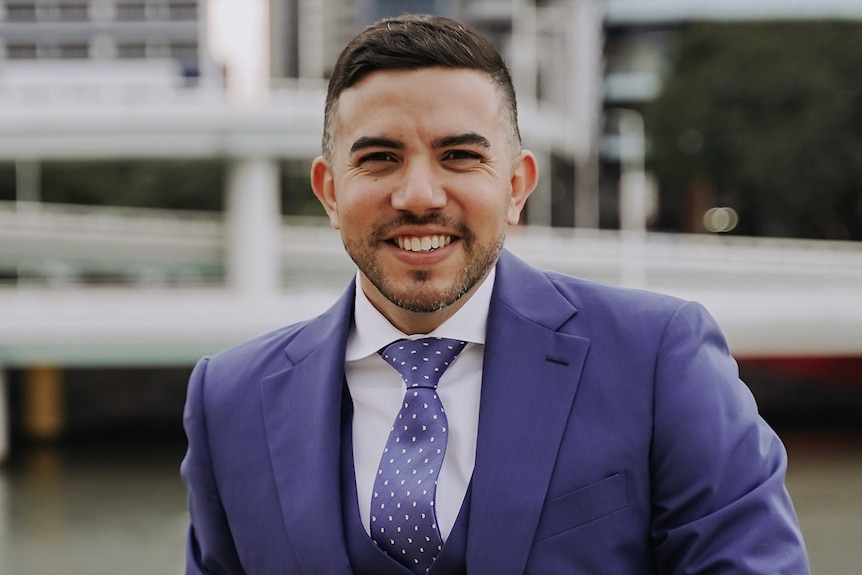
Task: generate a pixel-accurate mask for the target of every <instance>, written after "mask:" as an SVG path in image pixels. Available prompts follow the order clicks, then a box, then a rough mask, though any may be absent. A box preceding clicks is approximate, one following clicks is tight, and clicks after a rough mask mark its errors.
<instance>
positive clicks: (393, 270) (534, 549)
mask: <svg viewBox="0 0 862 575" xmlns="http://www.w3.org/2000/svg"><path fill="white" fill-rule="evenodd" d="M536 179H537V170H536V161H535V159H534V157H533V155H532V154H530V152H528V151H526V150H523V149H522V148H521V143H520V136H519V132H518V126H517V114H516V108H515V96H514V92H513V89H512V85H511V80H510V77H509V74H508V71H507V70H506V66H505V64H504V63H503V61H502V59H501V58H500V56H499V54H498V53H497V52H496V51H495V50H494V48H493V47H492V46H491V45H490V44H489V43H488V42H487V41H486V40H485V39H483V38H482V37H481V36H479V35H478V34H476V33H475V32H474V31H472V30H470V29H468V28H466V27H465V26H463V25H461V24H459V23H457V22H454V21H451V20H448V19H444V18H439V17H428V16H405V17H401V18H396V19H393V20H389V21H384V22H380V23H378V24H375V25H372V26H370V27H369V28H368V29H366V30H365V31H363V32H362V33H361V34H360V35H359V36H358V37H357V38H355V39H354V40H353V41H352V42H351V43H350V44H349V45H348V46H347V47H346V48H345V50H344V52H343V53H342V55H341V56H340V58H339V60H338V62H337V63H336V66H335V68H334V70H333V73H332V77H331V80H330V84H329V92H328V96H327V103H326V119H325V128H324V139H323V156H322V157H320V158H317V159H316V160H315V161H314V163H313V166H312V171H311V181H312V187H313V189H314V192H315V194H316V195H317V197H318V198H319V199H320V201H321V203H322V204H323V206H324V208H325V209H326V212H327V213H328V215H329V218H330V221H331V224H332V226H333V227H335V228H336V229H338V230H340V232H341V236H342V239H343V243H344V246H345V249H346V250H347V252H348V253H349V254H350V256H351V257H352V259H353V260H354V261H355V262H356V265H357V268H358V273H357V275H356V279H355V281H354V282H353V283H352V284H351V285H350V287H349V288H348V289H347V291H346V293H345V294H344V296H343V297H342V298H341V299H340V300H339V301H338V302H337V303H336V304H335V305H334V306H333V307H332V308H331V309H330V310H329V311H327V312H326V313H324V314H323V315H321V316H320V317H317V318H315V319H312V320H310V321H308V322H305V323H301V324H299V325H293V326H289V327H286V328H284V329H281V330H278V331H276V332H274V333H270V334H267V335H264V336H262V337H260V338H257V339H255V340H253V341H250V342H248V343H245V344H243V345H240V346H238V347H236V348H234V349H230V350H227V351H225V352H222V353H219V354H217V355H215V356H213V357H212V358H205V359H204V360H202V361H201V362H199V364H198V365H197V366H196V368H195V370H194V372H193V374H192V377H191V381H190V385H189V393H188V400H187V405H186V412H185V426H186V431H187V435H188V440H189V448H188V452H187V455H186V458H185V460H184V462H183V465H182V474H183V477H184V480H185V481H186V483H187V485H188V488H189V504H190V510H191V528H190V531H189V541H188V567H187V572H188V573H213V574H215V573H230V574H239V573H246V574H267V575H269V574H275V573H283V574H292V573H305V574H321V575H322V574H345V575H347V574H351V573H356V574H360V573H362V574H364V573H368V574H372V573H373V574H377V575H380V574H387V573H391V574H393V575H394V574H409V573H426V572H427V573H431V574H442V575H448V574H452V573H470V575H477V574H482V573H487V574H490V575H502V574H508V573H512V574H516V573H533V574H541V575H546V574H551V573H566V574H576V573H583V574H597V573H609V574H648V573H661V574H671V573H679V574H682V573H728V574H730V573H733V574H736V575H739V574H770V575H776V574H791V573H792V574H801V573H807V572H808V565H807V559H806V554H805V550H804V547H803V543H802V538H801V535H800V532H799V528H798V525H797V521H796V517H795V514H794V511H793V508H792V505H791V503H790V500H789V498H788V495H787V492H786V490H785V488H784V473H785V467H786V458H785V453H784V449H783V447H782V445H781V443H780V442H779V440H778V438H777V437H776V436H775V434H774V433H773V432H772V430H770V429H769V428H768V427H767V425H766V424H765V423H764V422H763V421H762V420H761V419H760V418H759V417H758V415H757V411H756V406H755V403H754V400H753V399H752V397H751V395H750V394H749V392H748V391H747V389H746V387H745V386H744V384H742V382H740V381H739V379H738V376H737V370H736V365H735V363H734V361H733V360H732V358H731V357H730V356H729V354H728V351H727V347H726V344H725V341H724V339H723V337H722V335H721V334H720V332H719V329H718V327H717V326H716V325H715V322H714V321H713V320H712V319H711V318H710V317H709V315H708V314H707V313H706V312H705V311H704V310H703V309H702V308H701V307H700V306H699V305H697V304H694V303H688V302H684V301H680V300H677V299H673V298H670V297H666V296H660V295H656V294H649V293H645V292H637V291H632V290H624V289H619V288H613V287H608V286H602V285H597V284H595V283H592V282H588V281H584V280H580V279H576V278H572V277H567V276H563V275H560V274H556V273H550V272H544V271H539V270H536V269H534V268H531V267H529V266H528V265H526V264H525V263H523V262H521V261H520V260H518V259H517V258H515V257H514V256H513V255H511V254H510V253H508V252H506V251H505V250H503V248H502V246H503V240H504V236H505V229H506V226H507V225H513V224H516V223H517V222H518V220H519V217H520V213H521V210H522V208H523V206H524V203H525V201H526V199H527V197H528V196H529V194H530V192H531V191H532V190H533V188H534V186H535V185H536ZM426 336H432V337H430V338H429V337H426ZM437 338H446V339H437ZM393 342H395V343H394V344H393ZM391 344H392V345H391ZM420 346H426V347H425V348H422V347H420ZM427 346H439V347H433V349H436V350H437V351H435V352H434V353H430V352H429V353H427V354H426V353H425V352H424V351H420V354H419V355H418V356H411V355H399V354H402V353H403V354H407V353H408V352H410V351H412V352H414V353H415V352H416V350H417V349H420V350H422V349H432V348H429V347H427ZM462 349H463V351H460V354H458V355H449V356H447V359H446V361H445V362H444V363H445V365H444V363H438V364H437V365H439V366H440V367H439V368H437V367H435V368H434V369H433V370H432V369H428V370H427V371H420V372H419V373H427V374H432V372H438V373H435V374H433V379H434V380H435V381H437V380H438V377H439V383H433V384H425V385H423V384H422V383H420V382H413V383H411V382H412V381H413V380H412V379H411V378H412V375H411V372H410V371H409V369H407V368H410V369H412V370H414V371H415V370H417V369H425V367H426V366H427V365H430V363H428V361H427V360H429V359H430V360H436V357H433V356H435V355H439V354H440V353H443V352H444V351H445V353H447V354H448V353H450V352H451V354H455V353H457V352H458V351H459V350H462ZM446 350H449V351H446ZM420 356H422V357H421V359H411V358H419V357H420ZM400 364H406V368H405V369H404V374H402V373H400V372H399V371H396V369H398V370H401V368H400V367H399V366H400ZM411 365H412V368H411V367H410V366H411ZM393 367H395V368H396V369H393ZM439 372H442V376H440V375H439ZM424 377H425V379H428V378H429V375H426V376H424ZM402 380H403V383H402ZM405 384H406V385H407V386H409V387H408V389H407V390H406V394H405ZM435 385H436V386H437V387H436V389H435ZM420 393H421V395H420ZM416 398H419V399H418V400H416ZM414 400H415V401H414ZM440 401H442V406H444V407H441V406H440V404H439V402H440ZM420 404H421V405H420ZM411 410H412V412H411ZM411 413H412V415H411ZM396 414H398V415H397V417H398V418H399V419H398V420H397V421H398V423H397V424H395V425H393V421H395V420H396ZM417 416H418V418H419V419H418V420H417V419H416V418H417ZM444 418H445V419H444ZM441 420H442V423H441ZM405 421H407V422H408V423H406V424H405V423H404V422H405ZM417 421H419V422H421V425H420V423H416V422H417ZM402 424H403V425H402ZM411 426H412V427H411ZM408 428H410V429H411V431H410V432H409V433H408V435H407V436H404V435H401V434H402V430H406V429H408ZM432 428H433V432H432V431H430V429H432ZM420 429H421V431H420ZM435 440H436V444H435V443H434V442H435ZM435 445H436V447H434V446H435ZM426 449H427V451H426ZM384 451H385V452H386V455H385V456H381V455H382V454H383V453H384ZM396 452H397V453H400V454H403V455H395V454H396ZM432 452H433V453H436V454H437V455H435V456H433V457H442V458H443V459H442V463H438V462H437V461H438V460H435V459H433V457H432V456H430V455H429V454H431V453H432ZM399 457H402V459H398V458H399ZM396 460H397V461H396ZM420 460H421V461H420ZM417 470H418V475H417ZM399 478H400V479H399ZM405 481H406V482H407V483H406V484H405ZM422 481H425V483H424V484H422ZM420 484H421V485H420ZM420 492H421V495H420ZM417 509H419V510H421V512H420V511H414V510H417ZM381 510H382V511H381ZM402 518H403V519H404V520H405V521H407V520H409V521H408V522H407V523H403V522H402Z"/></svg>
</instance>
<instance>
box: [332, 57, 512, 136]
mask: <svg viewBox="0 0 862 575" xmlns="http://www.w3.org/2000/svg"><path fill="white" fill-rule="evenodd" d="M334 128H335V129H334V137H335V140H336V146H343V145H348V146H349V145H350V144H351V142H352V141H353V140H354V138H356V137H364V136H368V135H372V134H373V135H387V136H391V137H402V138H408V137H411V136H417V137H425V136H428V137H439V136H441V135H451V134H456V133H467V132H475V133H479V134H482V135H484V136H485V137H486V138H488V139H489V140H491V142H492V145H498V144H495V139H497V138H505V134H506V133H507V130H508V127H507V120H506V115H505V114H503V113H502V95H501V92H500V90H499V88H498V87H497V86H496V84H495V83H494V82H493V80H492V79H491V78H490V77H489V76H488V75H487V74H485V73H483V72H480V71H477V70H468V69H461V68H456V69H453V68H441V67H432V68H421V69H418V70H382V71H377V72H372V73H370V74H368V75H367V76H365V77H364V78H362V79H361V80H360V81H359V82H357V83H356V84H354V85H353V86H351V87H350V88H348V89H347V90H345V91H344V92H342V94H341V96H340V97H339V100H338V105H337V107H336V116H335V124H334Z"/></svg>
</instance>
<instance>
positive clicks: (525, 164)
mask: <svg viewBox="0 0 862 575" xmlns="http://www.w3.org/2000/svg"><path fill="white" fill-rule="evenodd" d="M538 181H539V167H538V164H537V162H536V157H535V156H534V155H533V153H532V152H530V151H529V150H521V152H520V153H519V154H518V157H517V158H516V159H515V165H514V167H513V169H512V182H511V184H512V191H511V194H510V197H509V206H508V208H507V212H506V222H507V223H508V224H509V225H512V226H514V225H517V224H518V222H520V221H521V211H523V209H524V204H526V203H527V198H529V197H530V194H532V193H533V190H535V189H536V184H537V183H538Z"/></svg>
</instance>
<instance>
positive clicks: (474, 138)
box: [432, 132, 491, 150]
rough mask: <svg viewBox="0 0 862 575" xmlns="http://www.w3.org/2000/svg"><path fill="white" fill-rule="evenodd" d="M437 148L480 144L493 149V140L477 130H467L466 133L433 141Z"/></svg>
mask: <svg viewBox="0 0 862 575" xmlns="http://www.w3.org/2000/svg"><path fill="white" fill-rule="evenodd" d="M432 146H433V147H434V149H435V150H439V149H440V148H451V147H453V146H479V147H480V148H485V149H486V150H490V149H491V142H490V141H489V140H488V138H486V137H485V136H483V135H481V134H477V133H476V132H467V133H464V134H456V135H454V136H444V137H442V138H440V139H439V140H435V141H434V142H433V143H432Z"/></svg>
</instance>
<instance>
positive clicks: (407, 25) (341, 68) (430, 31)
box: [323, 14, 521, 157]
mask: <svg viewBox="0 0 862 575" xmlns="http://www.w3.org/2000/svg"><path fill="white" fill-rule="evenodd" d="M432 66H443V67H447V68H463V69H468V70H477V71H479V72H483V73H485V74H487V75H488V76H489V77H490V78H491V80H492V81H493V82H494V84H496V85H497V87H498V88H499V90H500V93H501V95H502V102H503V105H504V107H505V109H506V112H508V115H509V121H510V122H511V129H512V136H513V139H514V141H515V142H516V143H517V144H518V145H519V146H520V142H521V136H520V133H519V131H518V108H517V104H516V102H515V88H514V87H513V86H512V77H511V75H510V74H509V69H508V67H507V66H506V62H505V61H504V60H503V58H502V56H501V55H500V53H499V52H498V51H497V49H496V48H495V47H494V46H493V44H491V42H489V41H488V40H487V39H486V38H485V37H484V36H482V35H481V34H480V33H479V32H477V31H476V30H474V29H473V28H470V27H469V26H467V25H465V24H462V23H461V22H458V21H456V20H452V19H451V18H445V17H443V16H433V15H428V14H408V15H404V16H399V17H397V18H391V19H386V20H381V21H379V22H376V23H374V24H371V25H370V26H368V27H367V28H365V29H364V30H363V31H362V32H360V33H359V34H358V35H357V36H355V37H354V38H353V40H351V41H350V43H348V44H347V46H345V48H344V50H342V52H341V55H340V56H339V57H338V60H337V61H336V62H335V67H334V68H333V70H332V74H331V76H330V78H329V87H328V89H327V92H326V108H325V111H324V126H323V153H324V155H325V156H326V157H331V153H332V146H333V142H332V130H333V122H334V117H335V114H336V108H337V106H338V98H339V97H340V96H341V93H342V92H344V90H346V89H348V88H350V87H351V86H353V85H354V84H356V83H357V82H359V80H361V79H362V78H364V77H365V76H366V75H368V74H370V73H372V72H375V71H378V70H417V69H420V68H430V67H432Z"/></svg>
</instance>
